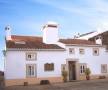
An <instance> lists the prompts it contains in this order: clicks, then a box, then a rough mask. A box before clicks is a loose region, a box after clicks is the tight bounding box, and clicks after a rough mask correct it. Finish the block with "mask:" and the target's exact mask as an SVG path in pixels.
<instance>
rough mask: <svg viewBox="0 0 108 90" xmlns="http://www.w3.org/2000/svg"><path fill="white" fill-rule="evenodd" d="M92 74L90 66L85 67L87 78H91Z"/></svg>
mask: <svg viewBox="0 0 108 90" xmlns="http://www.w3.org/2000/svg"><path fill="white" fill-rule="evenodd" d="M90 74H91V71H90V69H89V68H86V69H85V75H86V80H90Z"/></svg>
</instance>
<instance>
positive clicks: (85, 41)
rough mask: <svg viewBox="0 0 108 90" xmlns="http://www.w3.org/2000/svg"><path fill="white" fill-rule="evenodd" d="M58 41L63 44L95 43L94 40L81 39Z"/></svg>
mask: <svg viewBox="0 0 108 90" xmlns="http://www.w3.org/2000/svg"><path fill="white" fill-rule="evenodd" d="M59 41H60V42H61V43H64V44H78V45H96V43H95V42H91V41H88V40H82V39H60V40H59Z"/></svg>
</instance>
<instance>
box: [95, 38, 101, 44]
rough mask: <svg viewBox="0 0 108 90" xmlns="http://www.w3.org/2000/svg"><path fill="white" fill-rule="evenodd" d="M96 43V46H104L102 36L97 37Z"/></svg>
mask: <svg viewBox="0 0 108 90" xmlns="http://www.w3.org/2000/svg"><path fill="white" fill-rule="evenodd" d="M95 42H96V44H100V45H102V37H101V36H97V37H96V38H95Z"/></svg>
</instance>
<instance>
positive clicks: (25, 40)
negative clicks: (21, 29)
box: [6, 35, 96, 49]
mask: <svg viewBox="0 0 108 90" xmlns="http://www.w3.org/2000/svg"><path fill="white" fill-rule="evenodd" d="M11 37H12V40H10V41H6V47H7V48H23V49H24V48H28V49H63V48H62V47H60V46H58V45H56V44H45V43H43V42H42V37H35V36H17V35H12V36H11ZM59 41H60V42H61V43H64V44H78V45H96V44H95V43H94V42H91V41H88V40H81V39H60V40H59Z"/></svg>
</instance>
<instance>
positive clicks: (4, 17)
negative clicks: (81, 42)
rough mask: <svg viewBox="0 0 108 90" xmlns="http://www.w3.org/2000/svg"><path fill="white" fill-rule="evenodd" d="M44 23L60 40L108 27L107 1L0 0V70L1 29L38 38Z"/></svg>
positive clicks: (3, 44)
mask: <svg viewBox="0 0 108 90" xmlns="http://www.w3.org/2000/svg"><path fill="white" fill-rule="evenodd" d="M48 21H54V22H57V23H58V24H59V36H60V37H69V38H71V37H73V35H75V34H77V33H80V34H82V33H86V32H90V31H95V30H97V28H99V27H101V26H104V25H106V26H107V25H108V0H0V70H3V68H4V66H3V65H4V62H3V60H4V58H3V55H2V50H3V49H4V48H5V39H4V38H5V30H4V28H5V26H6V25H10V26H11V28H12V31H11V34H16V35H33V36H37V35H39V36H42V31H41V28H42V26H43V25H44V24H45V23H47V22H48Z"/></svg>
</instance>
